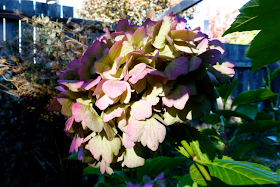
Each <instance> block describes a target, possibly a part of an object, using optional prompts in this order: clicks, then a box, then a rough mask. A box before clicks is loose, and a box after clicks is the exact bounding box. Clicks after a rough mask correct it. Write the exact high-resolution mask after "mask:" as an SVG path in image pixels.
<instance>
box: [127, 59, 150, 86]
mask: <svg viewBox="0 0 280 187" xmlns="http://www.w3.org/2000/svg"><path fill="white" fill-rule="evenodd" d="M146 66H147V65H146V64H145V63H140V64H137V65H136V66H134V67H133V69H132V70H130V71H129V74H128V75H127V76H126V77H125V78H124V80H125V81H127V80H128V79H129V78H130V79H129V82H131V83H132V84H135V83H136V82H137V81H138V80H140V79H143V78H144V77H145V76H146V74H147V73H146V72H144V70H145V69H146Z"/></svg>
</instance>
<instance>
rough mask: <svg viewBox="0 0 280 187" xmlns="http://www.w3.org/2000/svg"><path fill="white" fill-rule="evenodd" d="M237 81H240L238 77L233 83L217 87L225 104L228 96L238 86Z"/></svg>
mask: <svg viewBox="0 0 280 187" xmlns="http://www.w3.org/2000/svg"><path fill="white" fill-rule="evenodd" d="M237 83H238V79H234V80H233V81H232V83H231V85H228V84H222V85H221V86H220V87H216V88H215V89H216V90H217V91H218V93H219V94H220V97H221V98H222V101H223V103H224V104H225V103H226V102H227V99H228V97H229V96H230V95H231V94H232V92H233V91H234V89H235V88H236V86H237Z"/></svg>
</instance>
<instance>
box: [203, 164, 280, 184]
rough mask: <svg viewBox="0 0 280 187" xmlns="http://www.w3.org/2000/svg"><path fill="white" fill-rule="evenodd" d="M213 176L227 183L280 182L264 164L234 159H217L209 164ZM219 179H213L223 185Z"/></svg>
mask: <svg viewBox="0 0 280 187" xmlns="http://www.w3.org/2000/svg"><path fill="white" fill-rule="evenodd" d="M207 166H208V169H209V171H210V174H211V176H212V177H213V178H214V180H215V179H219V180H221V181H222V182H224V183H225V184H226V185H243V186H248V185H268V184H271V186H273V184H275V186H277V185H276V184H279V182H280V178H279V177H278V176H277V175H273V172H272V171H268V170H265V169H264V168H265V167H264V166H262V165H260V167H259V166H258V164H252V163H249V162H239V161H233V160H216V161H214V162H212V163H208V164H207ZM219 180H216V181H213V182H215V185H216V186H223V185H222V184H223V183H221V182H219Z"/></svg>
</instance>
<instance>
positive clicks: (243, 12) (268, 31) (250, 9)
mask: <svg viewBox="0 0 280 187" xmlns="http://www.w3.org/2000/svg"><path fill="white" fill-rule="evenodd" d="M279 10H280V2H279V1H278V0H270V1H267V0H258V1H249V2H248V3H247V4H246V5H245V6H244V7H242V8H241V9H240V14H239V15H238V16H237V18H236V20H235V22H234V23H233V24H232V25H231V27H230V28H229V29H228V30H227V31H226V32H225V33H224V35H226V34H229V33H232V32H236V31H250V30H261V32H260V33H259V34H258V35H257V36H256V37H255V38H254V40H253V41H252V42H251V46H250V47H249V48H248V49H247V52H246V56H247V57H249V58H251V59H252V61H251V62H252V71H255V70H257V69H259V68H261V67H263V66H265V65H267V64H272V63H275V62H276V61H278V60H279V59H280V53H278V50H277V49H278V48H279V46H280V40H279V39H280V37H279V35H278V32H277V31H278V30H279V28H280V26H279V25H280V21H279V19H278V18H279V16H280V11H279ZM267 20H269V21H267Z"/></svg>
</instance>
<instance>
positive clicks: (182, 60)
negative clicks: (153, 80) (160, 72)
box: [164, 56, 189, 80]
mask: <svg viewBox="0 0 280 187" xmlns="http://www.w3.org/2000/svg"><path fill="white" fill-rule="evenodd" d="M188 68H189V60H188V58H187V57H184V56H182V57H179V58H176V59H174V60H172V61H171V62H170V63H169V64H168V65H167V66H166V68H165V70H164V73H165V74H166V75H167V77H168V80H176V79H177V77H179V76H180V75H183V74H187V73H188V72H189V70H188Z"/></svg>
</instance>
